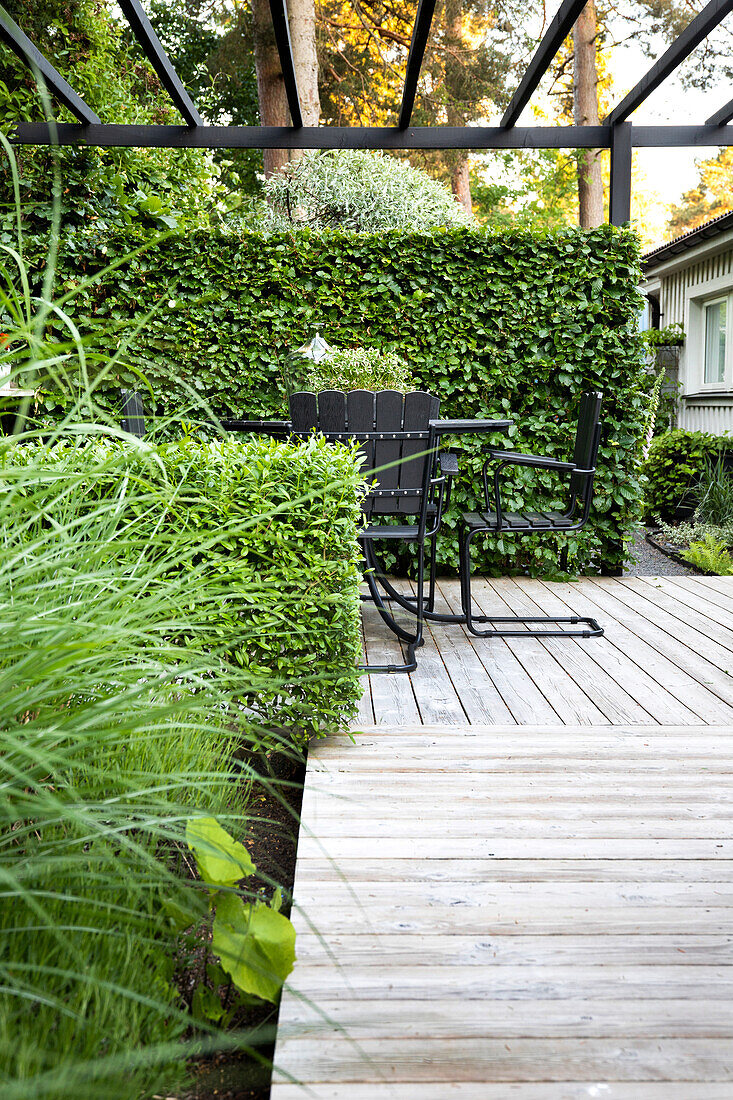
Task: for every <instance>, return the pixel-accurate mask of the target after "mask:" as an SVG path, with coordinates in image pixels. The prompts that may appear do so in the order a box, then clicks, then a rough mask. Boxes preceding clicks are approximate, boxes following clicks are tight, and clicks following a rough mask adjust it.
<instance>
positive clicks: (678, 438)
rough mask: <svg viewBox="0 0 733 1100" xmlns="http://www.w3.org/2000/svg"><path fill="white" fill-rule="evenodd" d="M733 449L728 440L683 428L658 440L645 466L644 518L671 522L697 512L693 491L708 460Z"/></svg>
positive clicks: (654, 441) (652, 446)
mask: <svg viewBox="0 0 733 1100" xmlns="http://www.w3.org/2000/svg"><path fill="white" fill-rule="evenodd" d="M728 449H733V441H731V439H730V438H729V437H727V436H719V435H708V434H707V433H706V432H686V431H683V430H682V429H681V428H680V429H676V430H675V431H671V432H665V433H664V435H658V436H655V438H654V439H653V440H652V443H651V446H650V448H649V454H648V456H647V458H646V461H645V462H644V466H643V473H644V476H645V478H646V484H645V487H644V518H645V519H654V518H656V517H661V518H662V519H664V520H672V519H675V518H679V517H680V516H689V515H691V514H692V511H693V509H694V506H695V505H694V500H693V498H692V497H691V495H690V489H691V488H693V487H694V486H695V485H696V484H697V482H698V481H699V480H700V477H701V475H702V472H703V469H704V467H705V460H706V459H708V458H711V459H713V460H715V459H716V458H717V457H718V456H719V455H720V452H721V451H724V450H728Z"/></svg>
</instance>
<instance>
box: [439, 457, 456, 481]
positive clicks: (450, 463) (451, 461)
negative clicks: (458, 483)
mask: <svg viewBox="0 0 733 1100" xmlns="http://www.w3.org/2000/svg"><path fill="white" fill-rule="evenodd" d="M438 461H439V462H440V472H441V474H443V475H444V476H445V475H446V474H457V473H458V455H457V454H455V453H454V452H453V451H441V452H440V454H439V455H438Z"/></svg>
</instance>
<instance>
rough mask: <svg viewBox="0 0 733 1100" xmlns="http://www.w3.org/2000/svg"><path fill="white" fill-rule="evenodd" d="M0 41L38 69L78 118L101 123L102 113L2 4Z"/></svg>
mask: <svg viewBox="0 0 733 1100" xmlns="http://www.w3.org/2000/svg"><path fill="white" fill-rule="evenodd" d="M0 41H2V42H4V43H5V45H6V46H8V47H9V48H10V49H11V50H12V51H13V53H14V54H15V55H16V57H18V58H20V60H21V61H22V62H23V64H24V65H26V66H27V67H28V68H29V69H30V70H31V72H33V73H34V74H36V73H38V74H40V76H41V77H42V78H43V81H44V83H45V85H46V87H47V88H48V90H49V92H51V94H52V95H54V96H55V97H56V99H58V100H60V102H61V103H63V105H64V106H65V107H68V108H69V110H70V111H71V113H72V114H73V115H75V116H76V117H77V118H78V119H79V122H81V123H84V124H85V125H86V124H88V123H100V118H99V115H96V114H95V113H94V111H93V110H92V109H91V107H89V106H88V105H87V104H86V103H85V102H84V100H83V99H82V98H81V96H79V95H77V94H76V92H75V91H74V89H73V88H72V87H71V85H70V84H68V83H67V82H66V81H65V80H64V78H63V77H62V75H61V73H59V72H57V71H56V69H54V67H53V65H52V64H51V63H50V61H47V60H46V58H45V57H44V56H43V54H42V53H41V51H40V50H39V49H38V48H37V47H36V46H34V45H33V43H32V42H31V40H30V38H28V36H27V35H25V34H24V33H23V31H22V30H21V29H20V27H19V26H18V24H17V23H14V22H13V20H12V19H11V18H10V16H9V15H8V13H7V12H6V11H5V8H3V7H0Z"/></svg>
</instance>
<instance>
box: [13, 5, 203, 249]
mask: <svg viewBox="0 0 733 1100" xmlns="http://www.w3.org/2000/svg"><path fill="white" fill-rule="evenodd" d="M6 7H7V9H8V11H9V14H10V15H11V17H12V18H13V19H15V21H16V22H17V23H18V24H19V25H20V26H21V27H23V29H24V30H25V32H26V34H28V36H29V38H30V39H31V40H32V41H33V42H34V44H35V45H36V46H38V48H39V49H40V50H41V52H42V53H45V54H46V56H47V57H48V58H49V59H50V60H51V61H52V62H53V64H54V66H55V67H56V68H57V69H58V70H59V72H60V73H61V74H62V76H65V77H66V79H67V80H68V81H69V83H70V84H71V85H72V86H73V87H74V89H75V90H76V91H77V92H78V93H79V94H80V95H81V96H82V98H83V99H85V100H86V102H87V103H88V104H89V106H90V107H92V108H93V110H95V111H96V112H97V114H98V115H99V116H100V118H101V119H102V121H103V122H117V123H158V124H160V123H173V124H178V123H180V121H181V120H180V117H179V115H178V113H177V111H176V110H175V109H174V108H173V106H172V104H171V103H170V100H169V99H168V97H167V95H166V94H165V93H164V92H163V90H162V89H161V87H160V84H159V81H158V78H157V76H156V75H155V74H154V73H153V71H152V69H150V67H149V66H148V64H147V62H146V61H145V59H144V57H143V54H142V51H141V49H140V47H139V46H137V45H136V44H133V43H132V42H130V41H128V40H127V39H126V38H125V37H124V35H123V33H122V29H121V27H120V25H119V24H118V23H117V22H116V21H115V19H114V17H113V13H112V6H111V4H110V3H109V2H108V0H78V2H76V3H74V4H71V3H68V2H66V0H41V2H40V3H39V2H36V0H8V2H7V4H6ZM0 57H2V62H3V68H2V79H0V129H2V130H4V131H5V132H6V133H9V132H11V131H12V129H13V126H14V125H15V123H16V122H18V121H19V120H27V121H40V120H42V119H43V118H44V114H45V112H44V105H43V101H42V98H41V96H40V94H39V92H38V89H37V88H36V86H35V82H34V80H33V77H32V76H31V74H30V72H29V71H28V70H27V69H26V68H25V66H23V65H22V64H21V62H20V61H19V60H18V59H17V58H16V57H15V55H14V54H13V53H12V52H11V51H10V50H9V49H7V47H5V46H4V45H2V44H0ZM51 106H52V108H53V113H54V116H55V117H56V118H57V119H58V120H59V121H65V122H68V121H76V120H75V119H74V118H73V116H72V115H71V114H70V113H69V112H68V111H67V110H66V108H64V107H63V106H62V105H60V104H58V103H53V102H52V104H51ZM54 157H57V158H58V162H59V179H60V188H59V196H58V197H59V200H60V204H61V214H62V218H63V223H64V226H65V232H66V233H67V234H71V235H73V234H74V232H75V231H76V230H78V229H79V228H80V227H82V226H90V225H94V226H97V227H98V228H100V229H104V227H108V226H112V225H114V226H122V225H125V224H131V223H133V222H141V223H143V224H145V223H147V224H152V225H157V226H159V227H161V228H163V227H166V226H167V227H172V226H175V225H181V224H184V223H185V224H194V225H204V224H207V222H208V221H209V220H210V216H211V212H212V205H213V201H214V198H213V183H212V181H213V175H214V173H213V167H212V160H211V156H210V155H209V154H208V153H207V152H205V151H202V150H176V149H99V148H61V149H59V150H57V151H55V152H53V151H50V150H48V149H44V148H31V147H26V148H19V149H18V165H19V169H20V174H21V187H22V194H23V206H24V216H25V218H26V221H27V224H28V225H29V228H31V229H32V230H38V229H42V228H43V227H44V226H46V225H48V224H49V222H50V218H51V210H52V205H53V204H52V202H51V194H50V185H49V181H50V180H51V179H52V178H53V173H52V170H51V169H52V161H53V158H54ZM0 203H2V206H3V208H4V211H5V212H7V211H8V210H9V209H10V208H11V207H12V192H11V187H10V176H9V171H8V168H7V165H6V164H3V166H2V167H1V168H0Z"/></svg>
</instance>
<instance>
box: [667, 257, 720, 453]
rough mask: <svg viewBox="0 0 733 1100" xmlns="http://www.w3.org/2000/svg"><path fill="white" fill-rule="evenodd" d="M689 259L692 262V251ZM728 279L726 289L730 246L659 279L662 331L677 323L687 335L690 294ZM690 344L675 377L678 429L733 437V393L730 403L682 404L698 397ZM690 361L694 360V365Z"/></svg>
mask: <svg viewBox="0 0 733 1100" xmlns="http://www.w3.org/2000/svg"><path fill="white" fill-rule="evenodd" d="M707 243H708V244H709V242H707ZM690 259H691V260H692V259H694V252H693V251H692V250H691V256H690ZM728 277H729V278H730V286H731V287H733V246H730V245H728V246H726V247H725V248H724V249H723V250H722V251H721V252H719V253H718V254H717V255H713V256H707V257H705V258H704V259H701V260H698V261H697V262H696V263H695V262H691V263H690V264H689V265H688V266H687V267H682V268H681V269H680V270H678V271H674V272H670V273H669V274H667V275H662V276H661V278H660V284H661V285H660V293H659V304H660V308H661V319H660V324H661V326H662V328H666V327H667V325H671V324H673V323H675V322H679V323H680V324H682V325H684V328H685V332H686V333H688V334H689V331H690V318H689V316H688V315H687V314H688V313H689V306H688V304H689V297H690V292H691V291H692V292H694V291H695V290H697V289H698V288H699V289H700V292H701V293H705V286H706V284H712V282H713V280H716V279H727V278H728ZM693 343H694V341H692V342H687V343H686V345H685V347H684V349H683V352H682V357H681V359H680V373H679V377H680V382H681V383H682V388H681V393H682V397H681V400H680V406H679V418H678V425H679V427H680V428H686V429H688V430H689V431H703V432H711V433H712V434H713V435H725V434H728V433H733V393H731V394H730V400H721V397H718V399H717V400H715V399H711V400H710V401H707V400H705V397H704V396H697V397H695V398H694V400H693V401H692V403H690V404H688V402H686V401H685V398H684V395H685V394H693V393H694V394H698V395H699V393H700V386H699V367H700V364H699V362H698V361H697V357H698V356H699V351H698V349H697V348H696V347H694V346H691V345H692V344H693ZM693 357H695V358H694V361H693ZM721 396H722V395H721Z"/></svg>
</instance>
